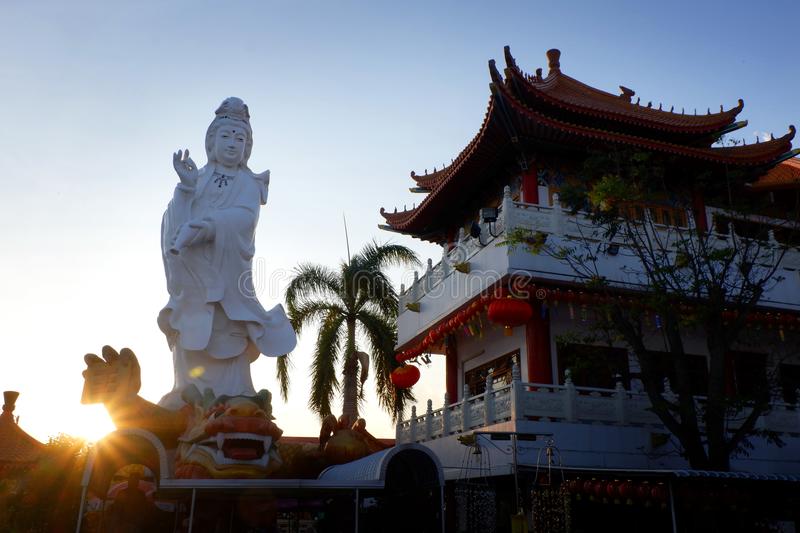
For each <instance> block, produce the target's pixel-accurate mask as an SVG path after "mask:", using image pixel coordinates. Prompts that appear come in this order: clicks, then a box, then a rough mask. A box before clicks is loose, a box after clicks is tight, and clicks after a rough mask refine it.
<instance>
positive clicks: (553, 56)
mask: <svg viewBox="0 0 800 533" xmlns="http://www.w3.org/2000/svg"><path fill="white" fill-rule="evenodd" d="M547 66H548V67H549V68H550V74H553V73H554V72H561V50H559V49H558V48H551V49H550V50H548V51H547Z"/></svg>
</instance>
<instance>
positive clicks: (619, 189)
mask: <svg viewBox="0 0 800 533" xmlns="http://www.w3.org/2000/svg"><path fill="white" fill-rule="evenodd" d="M752 177H753V176H748V175H747V174H745V173H735V172H731V171H727V172H726V173H725V174H724V176H720V173H719V171H716V173H714V171H713V170H700V169H697V170H694V171H692V169H687V168H685V167H684V166H682V165H681V162H680V161H678V160H673V159H670V158H668V157H661V156H656V155H654V154H651V153H648V152H640V151H615V152H608V151H604V152H600V153H594V154H591V155H590V156H589V157H587V159H586V161H585V163H584V165H583V169H582V172H581V173H580V175H579V176H577V177H575V178H574V179H573V180H572V181H570V182H569V183H567V184H566V185H564V187H563V188H562V190H561V200H562V201H563V202H564V203H565V204H566V205H567V206H568V207H569V208H570V209H571V211H572V213H573V215H576V216H575V218H574V220H575V222H574V225H571V231H570V232H569V234H568V235H567V236H566V237H564V238H556V237H553V236H544V235H543V234H541V233H534V232H531V231H528V230H513V231H511V232H510V234H509V236H508V239H507V242H508V243H509V244H510V245H511V246H512V247H513V246H522V247H526V248H527V249H528V250H530V251H531V252H532V253H537V254H546V255H549V256H551V257H554V258H557V259H558V260H560V261H562V262H563V263H565V264H567V265H568V266H569V267H570V268H571V270H572V271H573V272H574V273H575V275H576V279H577V280H578V281H579V282H581V283H583V284H584V286H585V287H586V289H587V290H588V291H590V292H593V293H595V294H598V295H599V296H600V297H599V298H597V302H598V304H597V305H596V307H595V309H596V317H595V320H594V321H593V326H592V327H593V331H594V333H595V334H596V335H597V337H596V338H598V337H602V338H604V339H605V340H606V341H607V342H608V343H609V344H611V343H614V342H622V343H624V344H626V345H627V347H628V349H629V351H630V352H631V353H632V354H634V355H635V357H636V358H637V359H638V362H639V365H640V368H641V379H642V382H643V385H644V390H645V392H646V393H647V395H648V397H649V399H650V402H651V404H652V409H653V412H654V413H655V414H656V415H657V416H658V418H659V419H660V420H661V422H662V423H663V424H664V426H665V427H666V428H667V429H668V430H669V431H670V433H671V434H672V435H673V436H674V437H675V438H676V439H677V441H678V442H679V448H680V449H681V453H682V454H683V455H684V456H685V457H686V458H687V459H688V461H689V463H690V464H691V466H692V467H693V468H697V469H707V470H728V469H729V468H730V458H731V456H733V455H735V454H737V453H741V452H745V453H746V450H747V449H748V447H751V444H750V443H749V440H748V439H749V438H750V437H753V436H754V435H760V436H762V437H766V438H767V439H768V440H772V441H773V442H776V443H777V444H781V442H780V439H779V438H777V436H776V435H773V434H769V433H767V432H765V431H761V430H759V429H757V424H756V422H757V420H758V418H759V417H760V416H761V415H763V414H765V413H767V412H768V410H769V409H770V391H769V390H767V389H768V383H769V382H768V380H764V382H763V385H762V386H761V388H760V389H759V390H753V391H750V393H749V394H745V395H743V394H732V395H729V394H730V393H731V391H730V387H729V385H730V383H729V382H728V381H727V378H728V377H729V374H730V364H731V362H730V358H731V354H732V352H733V351H734V350H736V349H737V348H739V349H741V347H742V346H743V345H745V344H746V343H748V342H752V341H753V340H754V339H755V340H756V341H758V342H760V343H762V345H763V343H764V342H766V341H767V340H771V341H773V342H775V344H776V346H778V347H779V348H778V349H777V350H776V351H779V352H783V353H790V352H792V351H795V352H796V351H797V346H798V339H797V336H796V335H795V334H793V333H791V332H789V331H788V330H787V331H786V332H784V331H783V330H781V331H780V336H781V342H777V339H776V337H777V333H778V332H777V331H773V333H772V337H771V338H767V337H766V336H765V335H766V332H758V333H757V334H756V335H752V334H751V333H749V332H748V330H747V328H746V326H747V324H748V320H749V318H750V317H753V316H754V314H755V313H756V312H757V307H758V305H759V301H760V300H761V298H762V296H763V295H764V293H765V292H766V291H768V290H770V289H774V288H775V287H776V286H778V285H779V284H780V283H781V282H782V281H783V277H782V276H781V275H780V271H781V262H782V260H783V258H784V256H785V254H786V253H787V251H789V250H790V249H791V248H792V246H794V245H795V244H796V242H797V241H796V238H795V237H796V234H797V228H798V224H797V221H798V220H800V217H798V206H800V202H798V197H797V194H796V193H789V194H787V195H784V196H782V197H781V198H780V199H778V201H775V198H774V197H773V198H771V199H769V198H765V197H764V196H765V195H757V194H751V193H748V192H747V187H746V186H745V185H744V184H745V182H746V181H747V180H748V179H752ZM687 178H688V179H687ZM701 190H702V192H703V195H704V196H705V198H706V199H711V201H712V205H715V206H723V207H724V211H723V212H720V213H719V218H718V219H717V220H716V221H715V222H716V227H715V228H713V230H712V231H705V230H704V229H702V228H701V227H698V225H697V224H696V220H695V216H694V213H695V211H694V210H695V209H696V208H697V206H696V204H694V199H695V198H696V195H697V193H698V191H701ZM770 200H771V201H770ZM765 215H766V216H765ZM571 224H572V223H571ZM543 237H546V238H543ZM550 237H552V238H550ZM778 237H779V238H780V242H779V241H778V240H777V238H778ZM612 247H613V252H612V254H614V255H616V254H618V255H620V256H625V257H628V258H629V259H630V260H629V261H627V264H628V265H629V266H628V267H625V268H623V269H622V270H621V272H619V271H618V272H614V273H612V272H610V271H609V260H608V256H609V250H610V249H611V248H612ZM653 322H655V324H653ZM653 326H655V327H656V328H657V329H658V330H660V331H659V334H660V336H663V342H664V346H665V347H666V351H667V352H668V359H669V364H670V365H671V369H670V374H671V377H672V380H673V382H672V383H671V385H672V390H673V391H674V392H675V393H676V394H674V395H673V394H670V391H665V390H664V382H663V379H664V364H663V359H662V356H660V355H659V354H657V353H655V352H654V351H652V350H651V349H648V346H647V338H648V336H652V329H653ZM648 331H650V333H648ZM691 334H695V335H699V336H701V337H702V338H704V339H705V344H706V348H707V351H708V382H707V389H706V390H704V391H703V393H704V394H703V396H705V398H704V399H702V400H700V401H698V399H697V398H696V397H695V396H694V395H695V394H697V390H696V388H695V387H696V383H697V380H696V376H694V375H693V373H692V366H691V364H690V355H689V354H687V352H686V344H685V342H686V339H687V338H688V336H689V335H691Z"/></svg>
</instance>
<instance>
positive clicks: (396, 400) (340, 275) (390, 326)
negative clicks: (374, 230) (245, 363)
mask: <svg viewBox="0 0 800 533" xmlns="http://www.w3.org/2000/svg"><path fill="white" fill-rule="evenodd" d="M418 264H419V260H418V259H417V257H416V255H415V254H414V253H413V252H412V251H411V250H410V249H408V248H406V247H405V246H400V245H395V244H378V243H376V242H371V243H368V244H367V245H366V246H364V248H362V249H361V250H360V251H359V252H358V253H357V254H355V255H354V256H352V257H351V258H349V260H348V261H346V262H342V263H341V264H340V265H339V268H338V269H337V270H333V269H331V268H329V267H326V266H322V265H312V264H301V265H299V266H298V267H297V269H296V270H295V276H294V278H293V279H292V280H291V282H290V283H289V287H288V289H287V291H286V307H287V310H288V313H289V319H290V320H291V322H292V325H293V327H294V329H295V331H296V332H297V333H298V334H301V332H303V331H305V329H306V328H307V327H309V326H311V325H315V324H318V325H319V329H318V331H317V340H316V343H315V348H314V353H313V355H312V363H311V378H312V386H311V391H310V398H309V407H310V408H311V409H313V410H314V411H315V412H316V413H318V414H319V415H320V417H321V418H324V417H325V416H327V415H329V414H331V409H332V406H331V404H332V402H333V400H334V397H335V396H336V394H337V393H341V394H342V395H343V396H344V405H345V410H346V409H347V408H348V406H357V401H358V399H360V398H363V381H361V380H359V379H358V375H359V367H360V363H359V360H358V357H357V352H359V343H361V344H363V345H364V346H365V347H367V348H368V349H369V352H370V358H371V361H372V367H373V369H374V372H375V385H376V394H377V395H378V401H379V403H380V405H381V406H382V407H383V408H384V409H386V410H387V411H388V412H389V413H390V414H391V415H392V418H393V420H394V419H396V418H397V416H399V415H400V414H402V411H403V407H404V404H405V402H406V401H407V400H409V399H412V398H413V396H412V395H411V393H410V392H409V391H408V390H396V389H395V388H394V386H393V384H392V382H391V380H390V379H389V374H391V372H392V370H394V368H396V367H397V366H398V363H397V362H396V361H395V359H394V345H395V341H396V337H397V334H396V328H397V324H396V320H397V305H398V304H397V302H398V297H397V293H396V292H395V290H394V287H393V286H392V284H391V282H390V281H389V279H388V277H387V276H386V274H385V270H386V269H387V268H388V267H390V266H394V265H418ZM287 358H288V355H287V356H284V357H283V358H281V359H284V361H283V362H281V363H279V366H278V379H279V382H280V385H281V394H282V395H283V397H284V398H286V396H287V395H288V391H289V373H288V365H289V363H288V360H287ZM339 366H341V369H342V379H341V380H340V379H339V377H338V375H337V367H339ZM361 370H362V374H364V371H365V370H366V368H362V369H361ZM364 375H365V374H364ZM353 383H355V384H356V386H355V388H354V387H352V384H353ZM356 409H357V407H356ZM346 414H348V415H352V414H353V413H346Z"/></svg>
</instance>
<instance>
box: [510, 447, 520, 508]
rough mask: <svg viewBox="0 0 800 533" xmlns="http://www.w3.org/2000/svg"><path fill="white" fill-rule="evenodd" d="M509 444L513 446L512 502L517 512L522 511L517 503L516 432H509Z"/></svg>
mask: <svg viewBox="0 0 800 533" xmlns="http://www.w3.org/2000/svg"><path fill="white" fill-rule="evenodd" d="M511 446H512V447H513V449H512V452H513V457H514V498H515V500H514V504H516V506H517V513H520V512H522V506H521V505H520V504H519V477H518V476H517V470H519V468H517V434H516V433H512V434H511Z"/></svg>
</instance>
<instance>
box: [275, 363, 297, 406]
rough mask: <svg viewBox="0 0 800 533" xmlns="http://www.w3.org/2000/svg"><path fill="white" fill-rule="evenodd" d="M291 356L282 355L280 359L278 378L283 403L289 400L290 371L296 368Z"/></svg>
mask: <svg viewBox="0 0 800 533" xmlns="http://www.w3.org/2000/svg"><path fill="white" fill-rule="evenodd" d="M289 355H290V354H288V353H287V354H286V355H282V356H280V357H278V364H277V374H278V375H277V378H278V386H279V387H280V389H281V398H283V401H284V402H285V401H287V400H288V399H289V382H290V378H289V371H290V370H291V369H292V368H293V367H294V365H293V364H292V361H291V360H290V359H289Z"/></svg>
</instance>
